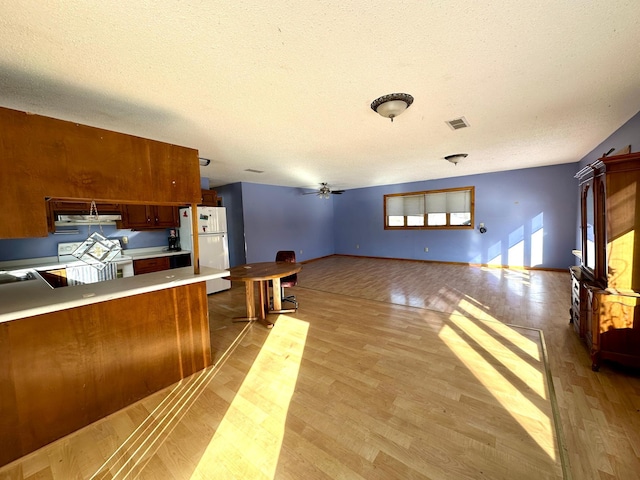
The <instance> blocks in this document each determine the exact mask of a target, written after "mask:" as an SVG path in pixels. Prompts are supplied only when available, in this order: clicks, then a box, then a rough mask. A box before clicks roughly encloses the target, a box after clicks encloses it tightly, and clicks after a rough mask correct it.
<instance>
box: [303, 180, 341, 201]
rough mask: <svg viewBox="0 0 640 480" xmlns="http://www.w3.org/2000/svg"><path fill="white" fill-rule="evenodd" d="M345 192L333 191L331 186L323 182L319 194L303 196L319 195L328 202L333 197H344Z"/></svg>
mask: <svg viewBox="0 0 640 480" xmlns="http://www.w3.org/2000/svg"><path fill="white" fill-rule="evenodd" d="M343 193H344V190H331V189H330V188H329V184H327V183H326V182H322V183H321V184H320V188H319V189H318V191H317V192H311V193H303V195H317V196H318V197H320V198H323V199H325V200H328V199H329V197H330V196H331V195H342V194H343Z"/></svg>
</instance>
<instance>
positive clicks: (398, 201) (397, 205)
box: [378, 196, 404, 217]
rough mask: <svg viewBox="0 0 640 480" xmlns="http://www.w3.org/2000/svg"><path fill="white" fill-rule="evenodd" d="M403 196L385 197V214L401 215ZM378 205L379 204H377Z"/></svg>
mask: <svg viewBox="0 0 640 480" xmlns="http://www.w3.org/2000/svg"><path fill="white" fill-rule="evenodd" d="M403 199H404V197H400V196H398V197H387V215H388V216H390V217H393V216H403V215H404V200H403ZM378 205H380V204H378Z"/></svg>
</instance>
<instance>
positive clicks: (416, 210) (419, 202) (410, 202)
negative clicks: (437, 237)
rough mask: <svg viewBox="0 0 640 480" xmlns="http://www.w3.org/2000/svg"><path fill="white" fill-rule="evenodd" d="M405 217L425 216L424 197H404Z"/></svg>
mask: <svg viewBox="0 0 640 480" xmlns="http://www.w3.org/2000/svg"><path fill="white" fill-rule="evenodd" d="M402 199H403V200H404V214H405V215H424V195H411V196H409V197H402Z"/></svg>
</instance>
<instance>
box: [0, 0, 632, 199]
mask: <svg viewBox="0 0 640 480" xmlns="http://www.w3.org/2000/svg"><path fill="white" fill-rule="evenodd" d="M254 3H262V4H263V5H247V4H246V3H245V2H227V1H206V2H201V1H182V2H170V1H156V2H149V1H145V2H141V1H131V2H121V1H105V0H103V1H101V2H97V1H86V2H84V1H77V2H69V1H64V2H63V1H51V2H41V1H36V0H31V1H28V0H27V1H20V2H16V1H15V0H0V45H2V47H1V48H0V106H4V107H8V108H14V109H17V110H24V111H30V112H33V113H38V114H42V115H47V116H52V117H56V118H62V119H65V120H71V121H76V122H78V123H84V124H88V125H93V126H97V127H101V128H106V129H109V130H115V131H120V132H124V133H130V134H134V135H138V136H142V137H148V138H153V139H157V140H162V141H166V142H170V143H175V144H179V145H184V146H188V147H193V148H197V149H198V150H199V151H200V156H202V157H206V158H210V159H211V164H210V166H208V167H202V169H201V172H202V176H204V177H209V178H210V181H211V185H212V186H216V185H221V184H226V183H231V182H237V181H247V182H256V183H266V184H274V185H283V186H292V187H310V186H313V185H317V184H318V183H320V182H328V183H329V184H330V185H331V186H332V187H334V188H341V189H348V188H354V187H363V186H371V185H380V184H391V183H400V182H407V181H414V180H426V179H433V178H442V177H452V176H459V175H468V174H476V173H483V172H494V171H500V170H508V169H518V168H526V167H534V166H543V165H552V164H559V163H568V162H576V161H578V160H580V159H581V158H582V157H583V156H585V155H586V154H587V153H589V152H590V151H591V150H592V149H593V148H595V147H596V146H597V145H598V144H599V143H600V142H601V141H602V140H603V139H604V138H606V137H607V136H608V135H610V134H611V133H612V132H614V131H615V130H616V129H617V128H619V127H620V126H621V125H622V124H623V123H624V122H626V121H627V120H628V119H629V118H631V117H632V116H633V115H634V114H635V113H637V112H638V111H639V110H640V82H639V81H638V79H640V60H639V59H638V46H639V45H640V7H639V6H638V2H637V0H630V1H616V0H609V1H593V2H576V1H575V0H553V1H526V2H525V1H522V2H521V1H518V2H515V1H513V0H508V1H495V2H469V1H468V0H464V1H460V0H434V1H429V2H425V1H424V0H420V1H396V2H392V1H380V0H377V1H376V0H357V1H345V0H341V1H331V0H329V1H324V2H302V3H304V5H302V4H301V2H288V1H284V0H271V1H270V2H254ZM393 92H406V93H409V94H411V95H413V97H414V98H415V101H414V103H413V105H412V106H411V107H410V108H409V109H408V110H407V111H406V112H404V113H403V114H402V115H401V116H399V117H398V118H396V120H395V121H394V122H393V123H391V122H390V121H389V120H388V119H384V118H382V117H380V116H379V115H377V114H376V113H375V112H373V111H372V110H371V108H370V107H369V105H370V103H371V101H372V100H374V99H375V98H376V97H379V96H381V95H384V94H388V93H393ZM460 116H464V117H465V118H466V119H467V120H468V122H469V123H470V125H471V126H470V127H469V128H466V129H463V130H458V131H453V130H452V129H451V128H449V126H448V125H447V124H446V123H445V122H446V121H447V120H452V119H455V118H457V117H460ZM612 147H615V148H620V147H622V146H621V145H612ZM633 150H637V148H633ZM459 152H464V153H468V154H469V156H468V157H467V158H466V159H464V160H463V161H461V162H460V163H459V164H458V165H457V166H455V165H453V164H450V163H448V162H446V161H445V160H443V157H444V156H445V155H449V154H452V153H459ZM245 169H255V170H263V171H264V173H261V174H257V173H251V172H246V171H245Z"/></svg>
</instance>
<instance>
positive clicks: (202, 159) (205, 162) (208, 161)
mask: <svg viewBox="0 0 640 480" xmlns="http://www.w3.org/2000/svg"><path fill="white" fill-rule="evenodd" d="M198 160H199V161H200V165H202V166H203V167H206V166H207V165H209V164H210V163H211V160H209V159H208V158H199V159H198Z"/></svg>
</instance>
